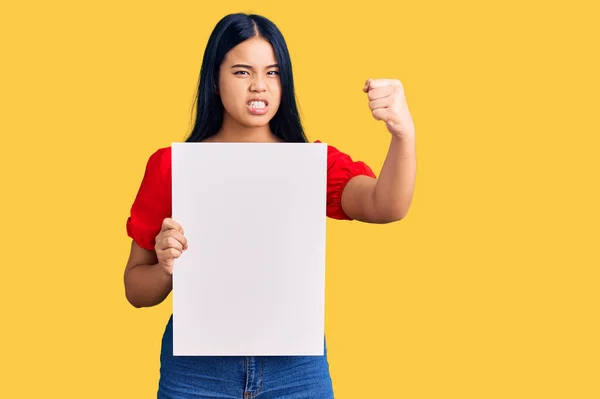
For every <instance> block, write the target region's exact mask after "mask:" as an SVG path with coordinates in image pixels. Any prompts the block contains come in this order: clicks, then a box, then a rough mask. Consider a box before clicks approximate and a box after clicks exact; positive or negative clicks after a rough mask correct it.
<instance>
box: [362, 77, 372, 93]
mask: <svg viewBox="0 0 600 399" xmlns="http://www.w3.org/2000/svg"><path fill="white" fill-rule="evenodd" d="M370 86H371V79H367V81H366V82H365V86H364V87H363V91H364V92H365V93H367V92H368V91H369V88H370Z"/></svg>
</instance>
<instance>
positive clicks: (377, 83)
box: [369, 79, 402, 89]
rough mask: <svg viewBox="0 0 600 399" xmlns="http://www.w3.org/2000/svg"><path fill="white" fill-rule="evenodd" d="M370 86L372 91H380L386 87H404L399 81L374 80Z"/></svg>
mask: <svg viewBox="0 0 600 399" xmlns="http://www.w3.org/2000/svg"><path fill="white" fill-rule="evenodd" d="M369 86H370V88H371V89H378V88H380V87H386V86H394V87H398V86H400V87H402V82H400V81H399V80H398V79H373V80H371V82H370V84H369Z"/></svg>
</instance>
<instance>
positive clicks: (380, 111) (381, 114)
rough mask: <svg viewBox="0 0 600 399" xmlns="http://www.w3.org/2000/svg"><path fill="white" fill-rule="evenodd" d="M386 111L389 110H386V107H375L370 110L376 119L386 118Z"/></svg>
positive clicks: (382, 119)
mask: <svg viewBox="0 0 600 399" xmlns="http://www.w3.org/2000/svg"><path fill="white" fill-rule="evenodd" d="M388 113H389V112H388V109H387V108H377V109H374V110H373V111H371V114H373V118H375V120H378V121H384V120H386V119H387V116H388Z"/></svg>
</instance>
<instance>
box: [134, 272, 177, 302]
mask: <svg viewBox="0 0 600 399" xmlns="http://www.w3.org/2000/svg"><path fill="white" fill-rule="evenodd" d="M172 288H173V277H172V275H170V274H168V273H167V272H166V271H165V270H164V268H162V267H160V266H159V265H158V264H154V265H139V266H135V267H133V268H131V269H130V270H129V271H128V272H127V273H126V274H125V295H126V297H127V300H128V301H129V302H130V303H131V304H132V305H133V306H135V307H136V308H141V307H150V306H155V305H158V304H160V303H161V302H162V301H164V300H165V298H166V297H167V296H168V295H169V293H170V292H171V290H172Z"/></svg>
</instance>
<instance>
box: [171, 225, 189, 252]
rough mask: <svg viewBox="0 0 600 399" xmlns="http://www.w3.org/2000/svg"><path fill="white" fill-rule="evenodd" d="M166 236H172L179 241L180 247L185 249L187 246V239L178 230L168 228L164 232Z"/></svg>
mask: <svg viewBox="0 0 600 399" xmlns="http://www.w3.org/2000/svg"><path fill="white" fill-rule="evenodd" d="M166 234H167V235H168V236H170V237H173V238H174V239H176V240H177V241H178V242H179V243H181V246H182V248H183V249H184V250H185V249H187V248H188V240H187V238H186V237H185V236H184V235H183V233H181V232H180V231H178V230H169V231H167V233H166Z"/></svg>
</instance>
